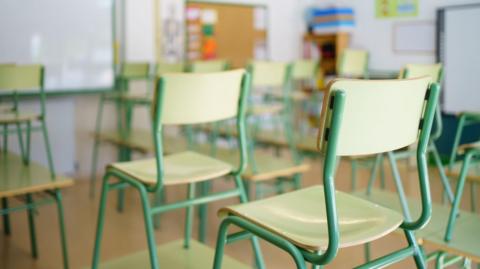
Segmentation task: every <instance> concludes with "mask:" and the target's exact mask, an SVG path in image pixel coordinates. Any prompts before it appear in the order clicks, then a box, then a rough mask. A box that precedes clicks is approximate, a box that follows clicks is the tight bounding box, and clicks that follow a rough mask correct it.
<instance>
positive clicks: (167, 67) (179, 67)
mask: <svg viewBox="0 0 480 269" xmlns="http://www.w3.org/2000/svg"><path fill="white" fill-rule="evenodd" d="M183 72H185V64H184V63H159V64H158V65H157V67H156V70H155V74H156V75H157V77H161V76H162V75H164V74H168V73H183Z"/></svg>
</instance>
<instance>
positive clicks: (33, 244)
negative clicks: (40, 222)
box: [26, 194, 38, 259]
mask: <svg viewBox="0 0 480 269" xmlns="http://www.w3.org/2000/svg"><path fill="white" fill-rule="evenodd" d="M26 201H27V203H28V204H30V205H32V206H33V207H31V208H29V209H28V210H27V215H28V231H29V235H30V250H31V251H32V257H33V258H34V259H36V258H38V247H37V235H36V233H35V219H34V218H35V208H36V207H35V203H34V201H33V197H32V195H31V194H27V195H26Z"/></svg>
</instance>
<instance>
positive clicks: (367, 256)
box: [364, 243, 372, 262]
mask: <svg viewBox="0 0 480 269" xmlns="http://www.w3.org/2000/svg"><path fill="white" fill-rule="evenodd" d="M371 252H372V245H371V243H366V244H365V245H364V253H365V261H366V262H369V261H371V260H372V255H371Z"/></svg>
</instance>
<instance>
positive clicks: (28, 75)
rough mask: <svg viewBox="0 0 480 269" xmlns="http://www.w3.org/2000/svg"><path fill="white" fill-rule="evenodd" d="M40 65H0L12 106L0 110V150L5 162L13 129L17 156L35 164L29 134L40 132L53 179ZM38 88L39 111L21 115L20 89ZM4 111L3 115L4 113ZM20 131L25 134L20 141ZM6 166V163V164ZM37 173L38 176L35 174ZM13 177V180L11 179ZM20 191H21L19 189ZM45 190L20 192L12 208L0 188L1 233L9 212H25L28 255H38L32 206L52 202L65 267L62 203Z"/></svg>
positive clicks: (7, 229)
mask: <svg viewBox="0 0 480 269" xmlns="http://www.w3.org/2000/svg"><path fill="white" fill-rule="evenodd" d="M44 70H45V69H44V67H43V66H42V65H15V64H7V65H0V91H5V92H8V93H9V94H6V95H2V97H6V99H12V100H13V106H12V108H11V110H8V111H3V112H1V113H0V125H2V126H3V129H2V131H1V133H2V136H3V146H2V147H3V152H2V153H1V154H2V157H0V158H5V161H7V159H9V158H10V157H8V136H9V134H11V133H14V132H16V133H17V136H18V142H19V148H20V155H21V159H22V162H23V165H24V166H30V165H34V166H36V164H31V161H30V147H31V134H32V132H33V131H41V132H42V135H43V138H44V143H45V152H46V155H47V162H48V173H49V175H50V178H51V180H52V181H55V180H57V176H56V173H55V168H54V164H53V157H52V152H51V147H50V141H49V139H48V130H47V125H46V104H45V103H46V95H45V88H44V73H45V71H44ZM31 91H38V97H39V98H38V99H39V101H40V112H39V113H38V114H31V115H28V116H26V117H22V112H21V111H20V109H19V103H20V96H19V95H20V94H19V93H20V92H31ZM5 113H6V114H5ZM2 115H3V116H5V115H9V116H13V117H11V118H10V119H9V120H6V121H2V120H1V117H2ZM34 122H38V123H39V124H40V126H39V127H33V126H32V124H33V123H34ZM11 124H13V125H16V130H15V131H13V132H12V131H11V130H9V125H11ZM22 124H25V125H26V126H25V127H22ZM23 133H25V139H26V141H25V142H24V138H23ZM7 165H8V164H7ZM37 176H39V175H37ZM14 180H15V179H14ZM22 192H23V191H22ZM45 193H46V194H47V195H48V196H51V197H52V198H42V199H36V200H34V199H33V194H34V193H32V192H26V193H23V194H24V195H25V204H24V205H21V206H16V207H10V206H9V202H8V198H9V197H10V195H2V193H1V190H0V196H2V198H1V200H2V209H1V210H0V215H2V216H3V226H4V233H5V235H10V234H11V226H10V218H9V215H10V213H12V212H16V211H22V210H26V211H27V213H28V226H29V235H30V248H31V252H32V257H33V258H37V257H38V247H37V239H36V232H35V221H34V217H35V211H36V208H37V207H39V206H42V205H46V204H49V203H56V205H57V211H58V217H59V225H60V238H61V248H62V257H63V267H64V268H65V269H67V268H68V253H67V241H66V240H67V239H66V233H65V224H64V213H63V205H62V195H61V192H60V189H59V188H54V189H51V190H46V191H45Z"/></svg>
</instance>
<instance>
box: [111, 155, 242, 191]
mask: <svg viewBox="0 0 480 269" xmlns="http://www.w3.org/2000/svg"><path fill="white" fill-rule="evenodd" d="M108 168H109V169H114V170H117V171H120V172H122V173H124V174H127V175H128V176H130V177H132V178H134V179H136V180H138V181H140V182H142V183H144V184H148V185H152V184H155V183H156V182H157V166H156V160H155V158H152V159H146V160H138V161H131V162H120V163H113V164H110V165H109V166H108ZM164 169H165V170H164V182H163V184H164V185H176V184H187V183H194V182H200V181H205V180H210V179H214V178H218V177H221V176H224V175H227V174H228V173H230V172H231V171H232V166H231V165H230V164H228V163H225V162H223V161H219V160H217V159H214V158H211V157H208V156H205V155H203V154H199V153H196V152H191V151H186V152H181V153H175V154H171V155H168V156H166V157H164Z"/></svg>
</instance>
